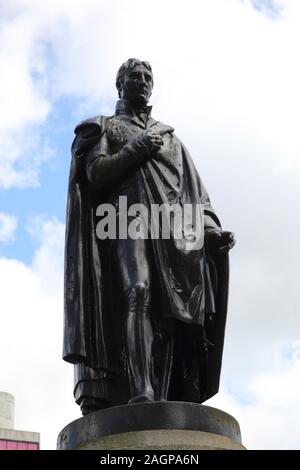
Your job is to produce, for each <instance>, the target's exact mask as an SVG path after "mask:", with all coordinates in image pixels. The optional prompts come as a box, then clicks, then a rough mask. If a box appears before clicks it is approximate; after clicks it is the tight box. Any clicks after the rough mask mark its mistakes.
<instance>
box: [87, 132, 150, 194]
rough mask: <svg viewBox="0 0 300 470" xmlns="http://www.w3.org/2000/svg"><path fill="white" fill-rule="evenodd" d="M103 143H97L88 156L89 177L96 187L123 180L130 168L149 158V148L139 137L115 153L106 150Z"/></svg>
mask: <svg viewBox="0 0 300 470" xmlns="http://www.w3.org/2000/svg"><path fill="white" fill-rule="evenodd" d="M103 138H104V139H105V136H104V137H102V139H103ZM103 144H104V143H103V142H100V144H97V145H95V146H94V147H93V148H92V149H91V150H90V152H89V155H88V158H87V165H86V173H87V177H88V180H89V181H90V183H91V185H92V186H94V187H95V188H104V187H106V186H109V185H110V184H112V183H115V182H117V181H119V180H121V179H122V178H123V177H124V176H125V175H126V174H127V173H128V170H130V169H134V168H137V167H138V166H140V165H142V164H143V163H144V162H145V161H146V160H147V159H148V158H149V155H148V150H147V148H146V147H145V146H144V145H143V143H142V142H140V141H138V140H137V139H136V140H135V141H133V142H131V143H128V144H126V145H124V147H123V148H122V149H121V150H120V151H119V152H118V153H115V154H113V155H110V154H107V153H106V152H105V148H104V146H105V145H103Z"/></svg>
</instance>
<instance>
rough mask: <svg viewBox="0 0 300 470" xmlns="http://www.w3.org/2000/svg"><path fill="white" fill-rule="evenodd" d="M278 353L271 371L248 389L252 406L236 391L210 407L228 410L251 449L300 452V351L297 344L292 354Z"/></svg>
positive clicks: (259, 375) (252, 381) (255, 379)
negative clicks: (237, 395) (294, 450)
mask: <svg viewBox="0 0 300 470" xmlns="http://www.w3.org/2000/svg"><path fill="white" fill-rule="evenodd" d="M288 352H289V355H287V351H285V352H280V351H278V352H277V354H276V355H274V357H273V364H272V365H271V367H270V369H269V370H264V371H261V370H260V366H259V364H257V375H256V376H253V377H252V378H251V379H250V380H249V382H248V384H247V386H248V394H249V395H248V398H249V399H248V403H247V402H245V400H244V403H243V402H241V401H240V400H239V399H238V398H237V397H236V396H235V394H234V393H232V391H231V392H230V391H228V390H227V391H226V387H224V390H225V391H223V392H222V393H220V394H219V395H218V396H216V397H215V398H213V399H211V400H210V401H209V402H208V404H209V405H211V406H216V407H219V408H221V409H224V410H226V411H227V412H229V413H230V414H232V415H233V416H234V417H235V418H236V419H237V420H238V421H239V423H240V426H241V433H242V440H243V444H244V445H245V446H246V447H247V448H248V449H249V450H254V449H282V450H288V449H299V447H300V408H299V406H298V399H299V393H300V379H299V376H300V348H299V341H298V342H295V343H294V344H293V345H292V346H291V347H290V350H289V351H288Z"/></svg>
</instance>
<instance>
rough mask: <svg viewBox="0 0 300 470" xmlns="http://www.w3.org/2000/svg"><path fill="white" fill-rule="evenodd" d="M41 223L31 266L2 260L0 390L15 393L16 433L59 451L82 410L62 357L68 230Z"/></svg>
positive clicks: (58, 225)
mask: <svg viewBox="0 0 300 470" xmlns="http://www.w3.org/2000/svg"><path fill="white" fill-rule="evenodd" d="M41 220H42V222H41V226H40V234H39V237H40V245H39V247H38V249H37V251H36V254H35V257H34V260H33V263H32V265H31V266H26V265H25V264H23V263H21V262H20V261H17V260H13V259H5V258H2V259H0V283H1V286H2V287H1V312H2V314H1V328H0V357H1V358H2V365H1V376H0V389H1V390H4V391H8V392H10V393H12V394H13V395H15V402H16V413H15V416H16V420H15V426H16V429H26V430H31V431H36V432H41V439H42V448H44V449H45V448H46V449H47V448H55V446H56V438H57V435H58V432H59V431H60V430H61V429H62V428H63V427H64V426H65V425H66V423H67V422H69V420H70V419H72V418H74V419H75V418H76V417H79V411H78V410H77V409H76V407H75V404H74V403H73V400H72V373H73V371H72V367H70V366H69V365H67V364H65V363H64V362H63V361H62V359H61V350H62V326H63V300H62V288H63V275H62V259H63V257H62V250H63V238H64V226H63V224H61V223H59V222H58V221H57V220H55V219H50V220H46V219H41Z"/></svg>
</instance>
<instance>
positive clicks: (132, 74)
mask: <svg viewBox="0 0 300 470" xmlns="http://www.w3.org/2000/svg"><path fill="white" fill-rule="evenodd" d="M116 87H117V90H118V93H119V97H120V98H123V99H126V100H129V101H130V102H131V103H133V104H138V105H145V104H147V103H148V101H149V98H150V96H151V93H152V88H153V75H152V69H151V65H150V64H149V62H145V61H142V60H139V59H128V60H127V61H126V62H124V64H122V65H121V67H120V68H119V70H118V73H117V78H116Z"/></svg>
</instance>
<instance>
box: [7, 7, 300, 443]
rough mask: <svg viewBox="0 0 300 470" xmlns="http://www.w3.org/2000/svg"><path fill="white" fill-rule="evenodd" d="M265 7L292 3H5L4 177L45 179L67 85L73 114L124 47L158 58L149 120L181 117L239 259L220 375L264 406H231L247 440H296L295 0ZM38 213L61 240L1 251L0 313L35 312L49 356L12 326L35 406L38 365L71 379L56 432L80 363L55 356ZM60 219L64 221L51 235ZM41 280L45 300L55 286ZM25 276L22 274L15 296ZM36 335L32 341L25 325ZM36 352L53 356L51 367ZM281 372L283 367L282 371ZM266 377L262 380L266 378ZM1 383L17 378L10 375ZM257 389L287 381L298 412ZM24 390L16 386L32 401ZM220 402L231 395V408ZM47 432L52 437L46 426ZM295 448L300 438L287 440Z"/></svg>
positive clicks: (180, 127) (48, 253)
mask: <svg viewBox="0 0 300 470" xmlns="http://www.w3.org/2000/svg"><path fill="white" fill-rule="evenodd" d="M125 3H126V4H125ZM252 3H253V2H252ZM255 3H256V5H257V6H258V2H255ZM267 4H269V5H273V6H274V5H275V4H276V5H277V4H278V5H282V6H283V8H282V10H281V13H280V17H277V19H276V21H272V20H271V19H270V17H267V16H266V15H265V14H261V13H260V12H259V11H258V10H257V9H254V8H253V7H252V5H251V2H250V1H245V2H241V1H239V0H228V1H227V2H224V0H209V1H208V0H207V1H204V0H203V1H201V2H200V1H198V0H195V1H191V2H189V8H186V9H185V8H184V7H183V4H182V2H181V1H179V0H178V1H177V0H172V1H168V0H165V1H164V2H159V1H158V0H157V1H153V2H152V4H151V8H149V3H148V2H145V1H141V0H128V1H126V2H124V1H123V0H111V1H110V2H106V1H96V0H90V1H88V0H84V1H83V0H82V1H73V2H72V6H70V2H69V1H67V0H59V1H53V0H51V1H50V0H49V1H47V0H44V1H43V2H40V1H38V0H26V1H25V0H19V1H17V2H16V1H11V2H9V3H8V2H6V3H5V4H4V2H2V5H1V7H2V15H1V21H2V23H3V28H2V29H1V30H0V31H1V32H0V35H1V37H0V39H1V41H0V44H2V45H3V50H1V51H0V63H1V67H2V69H3V70H4V74H3V77H4V78H5V80H4V82H3V83H4V86H3V87H2V89H1V90H0V101H1V102H2V103H4V105H3V106H2V107H1V110H0V122H1V124H2V127H3V131H2V133H1V135H0V149H1V151H0V186H2V187H4V188H9V187H11V186H17V187H25V186H28V185H37V184H38V171H39V168H40V165H41V163H42V162H43V161H44V159H45V154H46V155H47V150H45V148H46V149H47V145H46V146H45V145H44V144H43V140H42V137H41V134H40V127H39V126H40V125H41V124H42V123H44V122H45V120H46V119H47V117H48V116H49V113H50V112H51V109H52V107H53V104H54V103H55V100H57V99H59V98H60V97H61V96H70V97H73V98H76V106H78V100H79V103H80V106H79V108H77V109H74V113H75V114H77V115H78V120H79V119H81V118H85V117H88V116H90V115H92V114H94V113H95V114H96V113H97V112H103V113H110V112H112V111H113V109H112V108H111V103H112V101H114V100H115V99H116V91H115V89H114V85H113V83H114V78H115V74H116V71H117V68H118V67H119V65H120V64H121V63H122V62H123V61H124V60H126V59H127V58H128V57H134V56H136V57H141V58H143V59H146V60H149V61H150V63H151V64H152V66H153V70H154V80H155V88H154V95H153V100H152V101H153V105H154V110H153V114H154V116H156V117H157V118H158V119H160V120H162V121H165V122H167V123H170V124H171V125H174V126H175V128H176V132H177V134H178V135H179V136H180V137H181V138H182V140H183V141H184V142H185V143H186V145H187V146H188V148H189V149H190V151H191V154H192V156H193V158H194V159H195V161H196V164H197V166H198V168H199V172H200V174H201V176H202V177H203V179H204V182H205V184H206V185H207V187H208V190H209V192H210V194H211V196H212V200H213V203H214V205H215V207H216V209H217V212H218V214H219V215H220V218H221V219H222V222H223V225H224V227H225V228H228V229H233V230H234V231H235V232H236V235H237V245H236V247H235V249H234V251H233V252H232V255H231V265H232V268H231V286H230V287H231V289H230V308H229V316H228V326H227V334H226V344H225V353H224V365H223V381H224V384H225V385H224V387H225V388H226V389H229V390H235V393H236V394H239V395H241V394H245V395H247V394H251V396H252V398H253V397H254V398H253V400H254V401H255V405H252V404H251V405H240V404H238V403H237V402H236V400H235V399H234V397H232V396H231V395H230V396H229V398H228V403H229V405H230V403H231V402H232V403H233V405H232V406H235V408H234V409H236V413H237V415H238V416H237V417H238V418H239V416H241V421H242V424H243V427H245V426H246V424H247V421H248V420H249V421H250V423H252V422H253V426H252V428H251V429H253V431H251V432H252V434H251V433H250V434H251V436H250V434H249V436H250V437H249V438H248V437H247V442H249V447H259V446H262V447H264V446H273V447H274V446H275V447H276V446H281V447H284V448H287V447H288V446H289V442H288V437H285V436H286V435H288V436H290V435H291V434H292V433H293V432H294V431H295V423H293V421H292V410H293V407H294V408H295V407H296V408H297V410H298V409H299V406H298V400H297V398H296V396H294V395H291V396H287V395H286V393H285V390H286V389H287V388H288V389H293V387H292V386H291V385H289V387H286V384H287V383H288V384H293V383H294V382H295V380H296V370H297V371H298V369H296V368H295V367H296V366H295V367H294V366H292V365H291V362H290V361H289V362H286V363H284V362H282V367H281V368H279V369H278V370H275V368H274V365H273V355H274V353H276V352H277V353H278V351H281V350H282V349H283V348H286V347H288V345H289V344H291V343H292V342H293V341H294V340H297V339H299V338H300V330H299V328H300V327H299V321H298V316H299V315H298V310H299V302H300V294H299V292H298V291H299V289H298V288H297V279H298V277H299V275H298V258H297V256H296V254H297V253H298V251H299V247H298V245H299V242H298V233H299V231H300V224H299V220H298V218H297V214H298V212H299V209H298V201H299V199H300V194H299V184H298V176H299V154H300V140H299V136H298V134H299V130H298V126H299V124H298V123H299V109H300V91H299V82H300V80H299V79H300V65H299V61H297V57H298V44H299V34H300V33H299V18H300V3H299V0H286V1H285V2H281V3H280V2H266V1H265V2H260V6H261V10H262V8H263V5H267ZM264 8H265V7H264ZM263 12H266V10H264V9H263ZM269 12H270V10H269ZM20 37H22V41H20V40H19V38H20ZM1 61H2V62H1ZM74 106H75V105H74ZM74 124H75V118H74ZM45 223H46V222H45ZM51 224H52V225H51ZM40 225H41V226H42V227H44V229H43V230H45V231H46V232H47V234H49V233H51V232H53V234H54V235H53V236H54V238H53V239H52V238H51V239H50V238H49V237H48V235H47V239H46V238H45V237H44V238H43V236H42V238H41V241H40V243H41V247H40V249H39V251H38V252H37V254H36V257H35V261H34V263H33V265H32V266H31V267H27V266H25V265H23V264H22V263H19V262H18V261H17V260H15V261H13V260H1V263H0V266H2V268H1V269H2V270H0V272H2V275H1V276H2V278H3V282H4V281H5V284H4V285H5V286H6V287H7V289H6V292H5V299H4V298H3V300H2V301H3V302H4V300H5V303H3V308H2V307H1V311H5V312H6V311H7V312H9V316H8V317H7V321H8V323H7V325H5V326H6V330H7V331H10V330H12V331H14V329H15V328H16V325H18V324H19V323H20V320H19V318H20V317H21V318H22V321H24V322H25V319H26V318H29V330H30V331H32V332H33V333H34V342H36V341H37V342H38V343H37V344H38V349H40V350H41V351H42V353H43V359H38V358H39V357H40V356H39V355H37V354H33V353H31V352H30V351H27V350H26V344H25V342H24V341H25V340H24V338H23V336H22V335H21V334H20V335H19V336H20V338H21V339H19V338H18V340H19V342H20V345H21V348H20V349H22V351H23V350H24V351H25V353H26V354H28V357H27V359H26V361H27V362H26V363H27V364H28V367H29V368H30V374H31V373H33V374H35V375H34V382H33V385H32V387H31V385H30V383H29V385H28V387H29V389H30V392H32V394H33V395H34V394H35V393H38V394H39V395H40V396H43V394H44V393H46V395H45V396H47V400H45V404H44V403H43V402H42V401H41V402H39V405H37V406H38V407H39V411H40V412H41V413H43V406H45V408H47V410H48V409H49V406H50V405H49V403H51V399H50V392H49V393H48V391H46V392H45V390H44V388H43V387H44V385H43V384H42V383H41V380H40V379H39V376H41V378H42V380H43V382H44V384H45V388H46V387H48V383H49V382H50V380H51V385H50V387H49V390H50V391H51V392H53V394H54V388H55V387H54V385H53V384H54V383H55V380H54V378H55V373H56V371H57V374H58V377H59V384H58V387H59V386H60V384H64V385H61V387H65V389H64V390H63V391H62V388H60V389H59V390H60V392H59V393H58V395H57V397H56V398H54V399H53V402H52V403H55V407H60V406H61V408H60V411H61V410H62V409H63V408H64V409H65V410H66V412H65V414H64V416H63V415H62V416H63V418H62V419H61V422H62V421H63V422H62V425H61V426H60V425H58V424H57V423H56V428H58V429H56V430H57V431H58V430H59V427H62V426H63V425H65V424H66V423H67V422H69V421H70V420H71V418H72V416H71V415H72V413H73V411H70V414H69V416H67V415H68V413H67V410H71V409H72V408H71V403H72V397H71V390H70V389H68V391H66V389H67V388H68V387H71V385H70V383H71V382H70V383H68V385H66V383H67V380H70V381H71V378H70V375H69V376H68V379H67V378H66V375H65V374H71V367H69V366H64V365H63V364H62V363H61V362H60V360H59V359H58V356H57V354H58V355H60V344H59V345H58V342H60V341H61V334H62V322H61V315H62V313H61V308H62V307H61V305H62V299H61V295H62V294H61V288H62V275H61V267H60V264H61V260H62V244H63V241H62V227H61V226H60V225H59V224H58V225H57V222H55V221H52V222H51V223H50V225H48V226H47V228H46V225H47V223H46V225H45V224H44V222H43V223H42V222H41V224H40ZM54 227H57V228H58V227H60V228H59V229H58V232H59V236H57V238H56V235H55V234H56V233H57V232H56V229H54ZM51 240H52V241H51ZM55 240H56V241H55ZM54 253H58V254H57V255H55V256H54ZM52 256H53V258H52ZM4 269H5V270H7V273H10V275H7V276H6V275H5V274H4V272H3V270H4ZM48 280H49V292H48V293H50V292H51V296H50V295H47V284H48ZM16 284H17V285H18V286H19V285H20V288H19V290H18V292H20V297H18V298H16V296H15V294H14V292H15V287H14V286H15V285H16ZM23 286H24V287H23ZM26 287H27V289H28V290H26ZM55 292H56V294H55ZM10 298H12V300H10ZM22 298H24V299H25V301H24V302H21V300H22ZM9 302H12V303H11V304H10V303H9ZM10 305H11V306H10ZM12 312H13V313H12ZM23 312H25V314H24V315H23V316H24V317H25V319H23V316H22V313H23ZM58 312H59V313H58ZM49 321H51V322H52V321H53V324H52V323H51V325H52V326H49V325H50V324H49V325H48V323H47V322H49ZM20 324H21V325H22V327H25V326H26V325H25V324H24V323H20ZM45 324H46V326H45ZM47 326H49V328H50V330H49V331H50V334H49V335H48V336H49V340H48V341H49V342H50V343H52V344H51V345H50V346H49V344H48V342H44V344H42V339H44V336H43V335H41V333H40V331H44V330H45V329H46V327H47ZM35 327H36V328H37V330H36V331H38V332H39V333H35ZM51 328H52V329H51ZM22 330H23V328H22ZM24 331H28V330H26V329H25V330H24ZM39 335H41V338H39ZM59 335H60V336H59ZM29 337H30V341H32V340H31V337H32V335H31V333H30V334H29ZM52 340H53V341H54V342H52ZM6 341H8V340H7V339H6ZM4 344H5V343H4ZM8 346H9V344H7V347H8ZM47 348H49V349H47ZM51 348H54V349H55V352H54V349H51ZM57 351H59V352H57ZM16 354H18V356H19V355H20V354H21V353H20V352H19V350H18V352H17V353H16ZM53 354H54V355H56V356H55V358H56V359H55V360H57V363H56V362H55V364H54V362H53V361H54V359H53V357H54V356H53ZM39 360H40V365H39V363H38V361H39ZM31 361H32V362H31ZM43 361H46V362H47V361H48V365H49V367H48V366H47V367H45V368H43V367H42V362H43ZM297 364H298V362H297ZM18 367H19V365H18V364H17V361H15V364H14V369H13V371H14V373H15V377H16V380H15V382H14V385H13V387H14V390H16V391H17V388H18V384H19V383H20V381H19V378H18V377H20V374H21V377H22V379H23V380H24V381H25V376H23V375H22V371H21V372H20V370H19V368H18ZM39 367H41V369H39ZM297 367H298V366H297ZM285 368H286V370H288V371H290V373H289V374H287V375H286V374H285ZM270 371H271V372H270ZM17 374H19V375H17ZM293 374H294V375H293ZM62 376H64V378H63V379H62ZM258 376H259V377H263V376H264V377H266V378H267V380H268V381H269V382H268V383H265V384H264V386H262V385H261V383H262V382H261V379H258V378H257V377H258ZM5 377H6V376H5ZM6 379H7V380H6V382H5V384H7V386H8V385H9V383H10V382H9V378H8V376H7V377H6ZM10 380H11V379H10ZM64 380H65V381H64ZM28 382H30V381H28ZM250 383H251V384H252V385H253V387H254V388H255V387H257V392H255V391H253V390H252V388H251V387H252V386H250ZM5 384H4V385H5ZM271 384H273V385H272V386H271ZM264 387H265V388H266V390H267V391H268V392H267V394H266V396H267V397H268V394H271V395H272V393H271V391H272V390H274V389H275V388H277V390H280V392H279V394H281V393H282V396H283V397H285V396H286V397H287V402H289V403H290V408H289V409H285V408H284V407H283V406H281V405H280V407H281V408H280V413H279V412H278V410H277V405H278V402H277V401H276V400H275V399H273V398H272V396H270V403H269V404H267V403H266V402H265V401H264V400H263V398H262V391H261V390H262V388H264ZM24 388H26V387H24ZM35 390H36V392H35ZM270 390H271V391H270ZM8 391H12V390H11V388H9V389H8ZM25 393H26V390H25ZM17 395H18V394H17V393H16V399H17V402H18V400H19V398H18V397H17ZM29 396H30V395H29V394H28V395H23V393H22V396H21V402H22V403H21V404H22V408H24V409H25V408H26V407H27V408H28V402H27V404H26V399H28V400H29ZM220 396H221V395H220ZM66 397H67V398H66ZM64 400H65V401H64ZM230 400H231V401H230ZM52 403H51V409H52V410H53V406H52ZM229 405H228V406H229ZM226 406H227V402H225V401H224V409H226ZM230 406H231V405H230ZM253 406H255V407H256V408H253ZM68 407H69V408H68ZM72 410H73V409H72ZM264 413H267V415H266V420H265V421H264V423H266V424H264V426H267V425H268V424H267V423H270V429H269V430H268V432H267V429H266V432H265V434H263V433H261V434H260V435H259V438H257V439H255V433H254V429H255V428H254V425H255V420H254V417H255V416H257V415H258V416H260V415H261V416H265V415H264ZM278 413H279V414H278ZM27 418H28V419H29V413H28V414H27ZM267 418H268V419H267ZM47 419H50V422H51V423H52V424H50V427H51V429H52V431H51V433H52V436H53V435H54V427H55V425H54V424H53V421H51V419H52V418H51V417H49V416H48V415H47ZM239 419H240V418H239ZM285 420H286V421H285ZM46 422H47V420H46V419H45V423H46ZM276 423H277V424H279V423H280V424H281V428H282V429H283V430H282V431H280V430H279V428H278V429H277V432H278V436H277V437H276V435H275V433H274V432H273V431H272V429H271V427H272V426H273V428H275V424H276ZM37 424H38V427H39V428H40V429H42V427H41V426H40V424H39V422H37ZM277 424H276V425H277ZM256 425H257V423H256ZM43 426H44V425H43ZM287 428H288V429H290V430H291V432H286V429H287ZM43 429H45V434H46V433H47V432H48V429H46V427H45V428H43ZM262 429H265V428H264V427H262ZM269 439H270V440H269ZM271 441H272V442H271ZM45 442H46V441H45ZM47 442H48V441H47ZM49 442H50V441H49ZM51 442H53V439H52V441H51ZM290 445H291V446H297V445H298V447H299V443H298V444H297V442H296V441H294V440H293V439H292V438H291V440H290Z"/></svg>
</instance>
